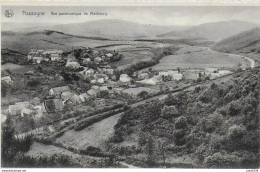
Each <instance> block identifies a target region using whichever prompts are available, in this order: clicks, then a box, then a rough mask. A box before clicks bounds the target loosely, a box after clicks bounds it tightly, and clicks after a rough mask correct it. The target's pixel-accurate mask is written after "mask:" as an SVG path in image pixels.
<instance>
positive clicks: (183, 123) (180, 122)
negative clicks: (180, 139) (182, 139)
mask: <svg viewBox="0 0 260 172" xmlns="http://www.w3.org/2000/svg"><path fill="white" fill-rule="evenodd" d="M186 127H187V119H186V117H184V116H181V117H179V118H178V119H177V120H176V122H175V128H176V129H183V128H186Z"/></svg>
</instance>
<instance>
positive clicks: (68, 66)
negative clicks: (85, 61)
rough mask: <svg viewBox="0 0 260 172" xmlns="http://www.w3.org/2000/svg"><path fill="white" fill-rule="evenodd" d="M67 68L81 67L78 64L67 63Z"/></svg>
mask: <svg viewBox="0 0 260 172" xmlns="http://www.w3.org/2000/svg"><path fill="white" fill-rule="evenodd" d="M65 67H67V68H73V69H78V68H79V67H80V64H79V63H78V62H72V61H67V63H66V65H65Z"/></svg>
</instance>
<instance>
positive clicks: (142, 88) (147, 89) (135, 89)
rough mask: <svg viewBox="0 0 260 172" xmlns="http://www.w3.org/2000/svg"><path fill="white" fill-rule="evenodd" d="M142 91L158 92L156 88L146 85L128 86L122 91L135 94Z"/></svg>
mask: <svg viewBox="0 0 260 172" xmlns="http://www.w3.org/2000/svg"><path fill="white" fill-rule="evenodd" d="M142 91H147V92H148V93H149V94H156V93H158V92H159V90H158V89H152V88H147V87H137V88H128V89H125V90H123V91H122V92H123V93H126V94H129V95H133V96H137V95H138V94H139V93H141V92H142Z"/></svg>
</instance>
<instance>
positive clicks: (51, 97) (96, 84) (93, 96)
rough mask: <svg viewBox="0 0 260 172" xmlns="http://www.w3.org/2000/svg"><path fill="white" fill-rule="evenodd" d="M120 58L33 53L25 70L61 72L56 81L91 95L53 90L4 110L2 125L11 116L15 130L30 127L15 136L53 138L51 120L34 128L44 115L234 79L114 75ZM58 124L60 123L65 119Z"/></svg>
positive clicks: (89, 52)
mask: <svg viewBox="0 0 260 172" xmlns="http://www.w3.org/2000/svg"><path fill="white" fill-rule="evenodd" d="M122 58H123V57H122V55H120V54H119V53H118V52H116V51H106V50H99V51H98V50H94V49H90V48H88V49H87V48H85V49H75V50H72V51H71V52H63V51H62V50H36V49H32V50H31V51H30V52H29V53H28V56H27V63H28V64H31V65H34V66H41V65H43V64H45V65H50V64H51V65H54V66H64V67H65V70H66V71H68V72H67V73H66V74H67V75H63V76H59V78H60V79H61V80H65V79H66V76H67V77H68V78H69V79H71V78H72V79H73V78H77V80H83V81H84V82H87V83H88V86H89V89H87V90H86V89H84V91H85V92H82V90H80V89H79V88H77V87H75V86H73V85H71V84H67V85H59V86H57V87H52V88H50V89H49V90H47V92H46V93H47V94H45V95H43V96H41V98H39V97H33V98H31V100H29V101H25V102H16V103H14V104H12V105H9V107H8V109H5V110H2V118H3V120H2V122H4V121H5V120H6V119H7V116H9V117H10V120H11V121H12V124H13V126H20V125H21V123H24V119H26V121H27V122H26V125H27V124H28V119H30V120H29V124H30V123H33V125H31V126H30V127H28V128H27V129H23V130H21V129H17V131H16V133H17V134H18V135H20V136H21V133H23V135H25V134H24V133H26V134H29V133H28V132H30V134H43V133H44V132H45V133H46V131H48V132H50V133H53V132H55V128H57V127H55V125H52V120H49V121H48V124H50V125H46V123H45V125H44V127H45V128H44V127H43V124H39V125H35V123H39V121H41V120H42V119H44V118H45V117H46V116H48V115H47V114H53V113H57V112H65V111H72V112H73V111H75V109H73V107H74V108H75V107H79V106H82V107H85V108H83V109H84V110H86V111H89V112H91V107H89V104H92V106H93V104H95V105H94V106H98V107H99V108H101V109H102V106H104V104H103V105H102V104H99V103H97V102H100V101H101V102H102V101H106V100H108V101H107V102H109V103H108V104H106V105H105V107H106V106H110V105H111V102H115V103H114V104H113V105H115V104H120V103H124V104H129V103H130V104H131V103H134V102H137V101H140V100H143V99H145V98H148V97H152V96H156V95H158V94H162V93H165V92H167V91H169V90H173V89H176V88H179V87H181V86H187V85H190V84H192V83H195V82H200V81H202V80H210V79H215V78H218V77H221V76H225V75H227V74H231V73H232V72H231V71H230V70H224V69H222V70H221V69H217V68H205V69H189V70H187V69H180V68H177V69H176V70H168V71H157V70H153V69H150V68H149V69H147V70H141V71H135V72H134V73H133V74H132V75H131V76H129V75H128V74H126V73H124V71H118V70H117V69H116V68H115V67H111V64H112V63H113V62H116V61H120V60H121V59H122ZM38 68H39V67H38ZM25 75H28V77H32V76H33V75H35V73H34V72H33V71H27V72H26V73H25ZM56 75H57V74H56ZM71 76H73V77H71ZM1 80H2V82H4V83H5V84H7V85H12V83H13V80H12V78H11V77H10V76H4V77H2V78H1ZM42 97H43V98H42ZM113 100H114V101H113ZM68 109H69V110H68ZM66 118H67V117H65V119H66ZM60 119H64V116H63V117H62V118H60ZM30 121H31V122H30ZM37 121H38V122H37ZM23 125H25V124H23ZM32 131H34V132H32Z"/></svg>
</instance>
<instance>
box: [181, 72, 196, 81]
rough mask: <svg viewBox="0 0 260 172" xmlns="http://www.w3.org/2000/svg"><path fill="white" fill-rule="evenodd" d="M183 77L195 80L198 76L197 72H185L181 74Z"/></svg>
mask: <svg viewBox="0 0 260 172" xmlns="http://www.w3.org/2000/svg"><path fill="white" fill-rule="evenodd" d="M183 78H185V79H187V80H197V79H198V78H199V74H198V73H194V72H186V73H185V74H184V75H183Z"/></svg>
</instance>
